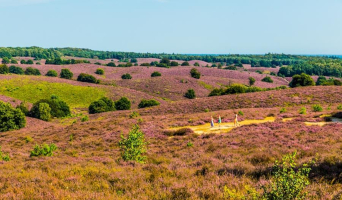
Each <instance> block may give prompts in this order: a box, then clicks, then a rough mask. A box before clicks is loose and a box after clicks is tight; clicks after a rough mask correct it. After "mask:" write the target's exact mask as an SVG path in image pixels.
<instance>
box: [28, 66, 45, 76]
mask: <svg viewBox="0 0 342 200" xmlns="http://www.w3.org/2000/svg"><path fill="white" fill-rule="evenodd" d="M25 75H34V76H40V75H41V74H40V71H39V70H38V69H36V68H32V67H28V68H26V70H25Z"/></svg>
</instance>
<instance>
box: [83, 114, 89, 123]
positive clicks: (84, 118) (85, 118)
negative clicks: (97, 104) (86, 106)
mask: <svg viewBox="0 0 342 200" xmlns="http://www.w3.org/2000/svg"><path fill="white" fill-rule="evenodd" d="M87 121H89V116H88V115H86V116H84V117H82V118H81V122H87Z"/></svg>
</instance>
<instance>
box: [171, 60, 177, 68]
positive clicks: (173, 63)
mask: <svg viewBox="0 0 342 200" xmlns="http://www.w3.org/2000/svg"><path fill="white" fill-rule="evenodd" d="M170 65H171V66H172V67H177V66H179V64H178V62H176V61H172V62H171V64H170Z"/></svg>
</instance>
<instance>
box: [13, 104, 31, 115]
mask: <svg viewBox="0 0 342 200" xmlns="http://www.w3.org/2000/svg"><path fill="white" fill-rule="evenodd" d="M16 108H17V109H20V110H21V112H23V113H24V115H25V116H28V115H29V109H28V105H27V103H26V102H21V103H20V105H18V106H17V107H16Z"/></svg>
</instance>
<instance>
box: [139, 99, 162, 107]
mask: <svg viewBox="0 0 342 200" xmlns="http://www.w3.org/2000/svg"><path fill="white" fill-rule="evenodd" d="M159 105H160V103H159V102H158V101H156V100H154V99H150V100H146V99H143V100H141V102H140V103H139V105H138V107H139V108H147V107H153V106H159Z"/></svg>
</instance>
